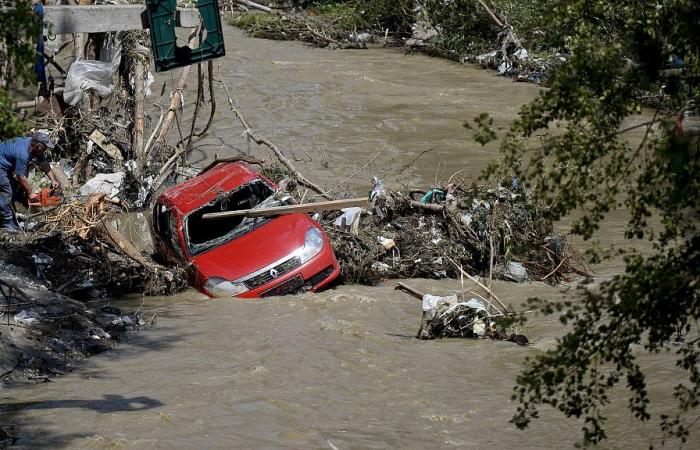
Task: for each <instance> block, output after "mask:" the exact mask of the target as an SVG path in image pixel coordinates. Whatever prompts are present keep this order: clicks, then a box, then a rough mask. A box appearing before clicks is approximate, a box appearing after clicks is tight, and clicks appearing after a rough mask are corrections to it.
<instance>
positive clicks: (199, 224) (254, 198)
mask: <svg viewBox="0 0 700 450" xmlns="http://www.w3.org/2000/svg"><path fill="white" fill-rule="evenodd" d="M274 193H275V191H274V190H273V189H272V188H271V187H270V186H269V185H268V184H267V183H265V182H264V181H262V180H253V181H251V182H248V183H246V184H244V185H241V186H239V187H238V188H237V189H236V190H234V191H231V192H227V193H225V194H222V195H220V196H219V197H217V199H216V200H215V201H213V202H211V203H208V204H207V205H205V206H203V207H201V208H199V209H196V210H194V211H193V212H191V213H190V214H188V215H187V218H186V219H185V224H186V236H187V245H188V248H189V251H190V254H192V255H193V256H194V255H198V254H200V253H203V252H205V251H207V250H210V249H212V248H214V247H217V246H219V245H221V244H223V243H225V242H228V241H230V240H231V239H233V238H235V237H238V236H241V235H242V234H245V233H247V232H249V231H251V230H253V229H255V228H256V227H258V226H260V225H261V224H263V223H265V222H266V221H267V220H269V219H267V218H264V217H257V218H252V217H227V218H225V219H218V220H203V219H202V216H203V215H204V214H207V213H213V212H221V211H237V210H242V209H252V208H255V207H262V206H267V205H268V204H269V206H275V205H277V204H278V203H279V202H277V201H276V200H275V198H274Z"/></svg>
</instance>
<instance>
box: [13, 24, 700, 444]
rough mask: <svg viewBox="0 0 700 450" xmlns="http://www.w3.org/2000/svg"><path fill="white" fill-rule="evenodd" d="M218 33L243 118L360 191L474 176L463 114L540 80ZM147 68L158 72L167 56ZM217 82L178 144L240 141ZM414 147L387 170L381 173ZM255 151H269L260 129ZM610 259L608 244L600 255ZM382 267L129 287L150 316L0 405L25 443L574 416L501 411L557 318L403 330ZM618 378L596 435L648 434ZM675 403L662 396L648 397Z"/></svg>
mask: <svg viewBox="0 0 700 450" xmlns="http://www.w3.org/2000/svg"><path fill="white" fill-rule="evenodd" d="M226 33H227V36H226V38H227V40H226V45H227V53H228V54H227V56H226V57H225V58H224V59H223V60H221V61H220V68H221V73H222V76H223V79H224V80H225V81H226V83H227V84H228V86H229V89H230V90H231V92H232V94H233V95H234V96H235V101H236V103H237V105H238V107H239V108H240V110H241V111H242V112H243V114H244V115H245V116H246V118H247V120H248V121H249V122H250V123H251V125H252V126H253V127H254V128H255V129H256V130H258V131H260V132H261V133H264V134H265V135H266V136H268V137H270V138H271V139H272V140H273V141H275V142H277V143H278V144H279V145H280V147H283V148H285V149H290V150H291V152H290V153H289V154H290V156H292V153H293V155H294V156H295V158H296V159H297V160H298V161H297V162H296V164H297V165H298V167H299V169H300V170H301V171H302V172H304V173H305V174H306V175H307V176H308V177H309V178H310V179H312V180H313V181H316V182H319V183H321V184H325V185H333V184H335V183H340V182H345V181H347V182H348V183H349V184H350V185H351V186H352V187H353V188H354V189H355V190H357V191H358V192H362V191H367V190H368V189H369V187H370V182H369V178H370V177H371V176H372V175H376V174H378V175H380V176H383V177H385V178H386V181H387V182H388V183H389V184H390V185H393V186H400V185H402V184H413V185H423V186H426V185H429V184H430V183H431V181H432V180H434V179H435V178H436V177H437V178H443V179H444V178H446V177H447V176H449V175H450V174H451V173H453V172H456V171H457V170H460V169H465V172H464V173H465V174H466V175H468V176H470V177H475V176H477V175H478V174H479V172H480V170H481V169H483V168H484V167H485V165H486V164H488V162H490V161H491V159H492V158H493V157H494V155H495V147H494V146H487V147H481V146H479V145H478V144H476V143H474V142H471V141H470V139H469V135H468V133H467V132H466V131H465V130H464V129H463V128H462V123H463V122H464V121H465V120H467V119H470V118H471V117H474V116H475V115H477V114H478V113H480V112H483V111H488V112H490V113H491V114H492V116H493V117H494V118H495V120H496V124H497V125H499V126H505V125H506V124H507V123H508V122H509V121H510V120H512V119H513V118H514V117H515V115H516V113H517V110H518V108H519V107H520V105H521V104H523V103H525V102H527V101H528V100H530V99H532V98H533V97H534V96H535V95H536V93H537V89H538V88H537V87H535V86H532V85H527V84H519V83H512V82H511V81H509V80H507V79H503V78H498V77H495V76H494V75H493V73H491V72H485V71H482V70H478V69H475V68H472V67H463V66H460V65H456V64H453V63H450V62H447V61H442V60H438V59H431V58H428V57H424V56H407V55H404V54H402V53H401V52H398V51H391V50H382V49H376V50H367V51H328V50H322V49H313V48H309V47H307V46H305V45H303V44H300V43H294V42H272V41H263V40H254V39H250V38H247V37H244V36H243V35H242V34H241V33H239V32H238V31H235V30H233V29H231V28H230V27H227V31H226ZM159 78H160V80H167V82H168V84H171V83H172V81H173V79H176V78H177V74H175V73H173V74H171V73H167V74H166V75H163V76H160V77H159ZM159 83H160V81H159V82H157V84H158V87H157V88H155V89H154V91H155V92H157V91H158V90H159V88H160V86H159ZM154 87H155V86H154ZM217 92H218V93H219V94H220V95H219V98H218V102H219V105H218V111H219V112H218V114H217V117H216V122H215V124H214V126H213V127H212V130H211V132H210V134H209V136H207V137H205V138H203V139H201V140H199V141H197V143H196V147H197V148H196V150H195V152H194V153H193V154H192V155H191V156H190V161H191V162H192V163H195V164H202V163H204V162H205V161H207V160H209V159H211V158H212V157H213V155H214V153H218V154H219V156H232V155H235V154H239V153H240V152H246V151H247V144H246V142H245V140H244V139H243V138H242V136H241V131H242V130H241V128H240V126H239V124H238V123H237V122H235V121H234V119H233V118H232V115H231V114H230V113H229V112H228V109H227V107H226V104H225V95H224V93H223V90H222V89H220V88H218V89H217ZM192 100H193V94H191V93H190V94H189V95H187V96H186V101H189V102H191V101H192ZM188 107H190V110H189V112H187V113H186V114H190V113H191V104H188ZM428 149H433V150H432V151H431V152H429V153H426V154H425V155H424V156H423V157H421V158H419V159H418V160H417V161H416V163H415V165H414V166H412V167H409V168H407V169H406V170H405V171H404V172H403V174H402V175H401V177H400V178H396V177H395V176H394V175H392V174H396V173H397V172H398V169H400V168H402V167H403V166H405V165H406V164H408V163H409V162H410V161H411V160H412V159H414V158H415V157H416V156H417V155H418V154H419V153H420V152H422V151H424V150H428ZM252 154H253V155H254V156H259V157H263V158H265V159H269V158H270V157H269V156H267V153H266V152H263V151H261V150H259V149H252ZM372 158H374V159H373V161H372V163H371V164H369V165H368V166H367V168H366V169H365V170H363V171H359V169H361V168H362V167H363V166H364V165H366V164H367V163H368V162H369V161H370V160H371V159H372ZM357 172H359V173H357ZM438 172H439V173H438ZM356 173H357V175H355V174H356ZM621 230H622V221H621V219H616V218H613V220H611V222H610V224H609V226H608V227H607V228H606V234H605V235H604V236H603V238H604V240H605V242H609V243H619V242H621V237H622V235H621ZM619 268H620V267H619V265H615V264H609V265H607V266H605V267H602V268H601V269H599V275H600V276H609V275H611V274H612V273H614V272H615V271H618V270H619ZM410 283H411V284H413V285H415V286H416V287H419V288H421V289H422V290H425V291H429V292H432V293H435V294H447V293H449V292H450V291H453V290H455V289H458V288H459V283H458V282H457V281H453V280H442V281H431V280H411V281H410ZM392 286H393V285H392V284H391V283H387V284H386V285H384V286H380V287H376V288H369V287H364V286H341V287H338V288H336V289H334V290H330V291H327V292H323V293H321V294H318V295H313V294H303V295H298V296H290V297H281V298H269V299H266V300H264V301H241V300H230V299H228V300H226V299H216V300H209V299H204V298H203V296H202V295H201V294H199V293H197V292H195V291H188V292H186V293H184V294H181V295H178V296H175V297H171V298H144V299H130V300H124V301H118V302H117V303H118V304H120V305H123V304H125V303H126V304H130V305H134V304H136V306H138V304H140V303H141V302H143V303H144V304H143V306H142V308H143V309H145V310H147V311H150V312H154V313H157V321H156V325H155V327H154V328H152V329H151V330H149V331H147V332H142V333H140V334H136V335H135V336H133V337H132V338H130V339H129V340H128V341H127V342H125V343H123V344H121V345H119V346H118V347H117V348H116V349H115V350H114V351H111V352H108V353H106V354H103V355H100V356H97V357H94V358H92V359H90V360H89V361H87V362H85V364H84V365H83V366H82V367H81V368H80V369H79V370H77V371H76V372H74V373H72V374H69V375H67V376H64V377H62V378H58V379H56V380H54V381H53V382H51V383H45V384H41V385H37V386H33V387H28V388H21V389H15V390H11V391H3V400H4V401H3V403H4V407H3V411H4V414H3V421H4V422H10V423H14V424H16V425H17V427H18V430H19V434H20V437H21V438H20V444H21V445H22V446H24V447H26V448H42V447H50V448H87V449H102V448H163V449H171V448H192V449H194V448H270V449H277V448H285V449H286V448H294V449H302V448H303V449H307V448H310V449H333V450H335V449H340V450H345V449H385V448H397V449H398V448H402V449H423V448H446V449H447V448H474V449H481V448H511V449H541V448H548V449H549V448H551V449H558V448H570V447H571V446H572V444H573V443H574V442H575V440H576V439H577V438H578V434H577V433H578V430H579V428H580V424H579V423H577V422H575V421H568V420H565V419H563V418H562V417H561V416H560V415H558V414H555V413H552V412H549V411H546V410H545V411H544V412H543V418H542V419H541V420H539V421H536V422H535V423H533V425H532V426H531V428H530V429H529V430H527V431H525V432H523V431H519V430H517V429H516V428H515V427H514V426H513V425H511V424H509V423H508V421H509V419H510V417H511V415H512V413H513V411H514V409H515V404H514V403H512V402H511V401H510V396H511V392H512V386H513V384H514V378H515V376H516V374H517V373H518V370H519V368H520V367H521V365H522V363H523V360H524V358H525V357H527V356H534V355H536V354H537V353H538V352H540V351H542V350H543V349H546V348H548V347H549V346H550V345H551V344H552V342H553V340H554V338H555V337H556V336H557V335H558V334H560V333H562V331H563V329H562V327H561V325H560V324H559V323H558V321H557V320H556V319H541V318H539V319H538V318H533V321H532V323H531V324H530V325H529V326H528V328H527V329H526V330H521V331H522V332H524V333H525V334H527V335H528V336H529V337H530V339H531V340H532V341H534V342H535V344H534V345H533V346H532V347H528V348H522V347H518V346H516V345H514V344H511V343H505V342H491V341H462V340H439V341H418V340H416V339H414V338H413V336H414V335H415V333H416V331H417V329H418V326H419V322H420V316H421V310H420V304H419V302H418V301H417V300H414V299H412V298H411V297H409V296H407V295H405V294H401V293H398V292H395V291H394V290H393V289H392ZM495 289H496V291H497V292H498V294H499V296H500V297H501V298H504V299H508V300H509V301H510V302H511V303H512V304H513V305H515V306H516V307H517V306H519V305H521V304H522V303H523V302H524V300H525V299H526V298H527V297H529V296H534V295H549V296H557V295H561V294H560V293H559V292H558V290H556V289H554V288H551V287H549V286H546V285H543V284H539V283H528V284H524V285H514V284H508V283H496V284H495ZM642 360H643V362H644V365H645V366H647V367H649V368H650V369H651V371H652V372H653V374H652V375H651V377H650V379H649V391H650V394H651V395H652V397H657V396H662V395H668V394H669V392H670V391H671V389H672V387H673V385H674V384H675V382H676V381H677V377H678V374H677V373H676V372H675V371H674V370H673V363H672V359H671V358H670V357H669V355H665V354H661V355H655V356H654V357H649V356H646V355H645V356H643V357H642ZM618 394H619V399H618V400H620V401H619V402H618V403H617V405H618V406H617V407H616V408H614V409H611V411H609V414H610V421H609V423H608V429H609V431H610V432H609V434H610V436H611V439H610V440H609V441H607V442H606V443H605V444H604V446H603V447H605V448H630V449H633V448H634V449H636V448H645V447H648V446H649V444H650V443H652V439H654V438H658V437H659V432H658V428H657V427H656V424H655V423H654V424H650V425H647V426H643V425H640V424H639V423H638V422H636V421H635V420H634V419H633V418H632V417H631V416H630V414H629V413H628V411H627V409H626V408H625V406H624V405H625V403H626V400H625V395H624V392H619V393H618ZM674 406H675V405H674V404H672V403H670V402H669V401H666V402H662V403H660V404H657V405H656V406H655V409H654V412H655V413H656V414H658V413H659V412H664V411H665V412H670V411H672V410H673V407H674ZM693 439H695V444H697V437H695V436H693V437H691V441H692V440H693ZM653 442H654V443H656V444H658V441H653ZM690 446H691V447H692V446H693V445H692V443H691V445H690Z"/></svg>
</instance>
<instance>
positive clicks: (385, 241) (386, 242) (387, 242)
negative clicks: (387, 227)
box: [377, 236, 396, 250]
mask: <svg viewBox="0 0 700 450" xmlns="http://www.w3.org/2000/svg"><path fill="white" fill-rule="evenodd" d="M377 242H379V243H380V244H382V247H384V249H385V250H391V249H392V248H394V247H395V246H396V242H394V240H393V239H389V238H385V237H384V236H377Z"/></svg>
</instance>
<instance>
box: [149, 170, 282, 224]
mask: <svg viewBox="0 0 700 450" xmlns="http://www.w3.org/2000/svg"><path fill="white" fill-rule="evenodd" d="M256 179H263V180H265V181H266V182H268V184H271V185H272V186H273V187H275V186H274V184H272V183H270V182H269V180H267V179H266V178H265V177H263V176H262V175H260V174H259V173H258V172H256V171H254V170H253V169H252V168H251V167H250V166H249V165H248V164H246V163H243V162H227V163H221V164H217V165H216V166H214V167H213V168H211V169H209V170H207V171H206V172H204V173H200V174H199V175H197V176H196V177H193V178H191V179H189V180H187V181H185V182H184V183H181V184H178V185H177V186H173V187H171V188H170V189H168V190H166V191H165V192H163V194H161V195H160V196H159V197H158V202H159V203H162V204H164V205H166V206H169V207H175V208H177V209H178V210H179V212H180V213H181V214H187V213H189V212H191V211H193V210H195V209H197V208H200V207H202V206H204V205H206V204H207V203H209V202H211V201H212V200H214V199H216V197H217V195H219V194H220V193H222V192H228V191H231V190H233V189H235V188H236V187H238V186H240V185H242V184H245V183H248V182H250V181H253V180H256Z"/></svg>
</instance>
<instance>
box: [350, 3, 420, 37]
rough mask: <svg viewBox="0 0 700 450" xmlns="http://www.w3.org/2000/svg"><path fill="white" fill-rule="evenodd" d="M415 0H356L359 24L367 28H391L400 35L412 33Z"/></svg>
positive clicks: (356, 13)
mask: <svg viewBox="0 0 700 450" xmlns="http://www.w3.org/2000/svg"><path fill="white" fill-rule="evenodd" d="M413 3H414V2H413V0H370V1H363V0H355V1H354V9H355V15H356V17H357V21H358V25H359V26H360V27H362V28H367V29H379V30H385V29H387V28H388V29H389V31H390V32H391V33H396V34H399V35H403V34H407V33H410V30H411V25H412V24H413V12H412V10H413V6H414V5H413Z"/></svg>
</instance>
